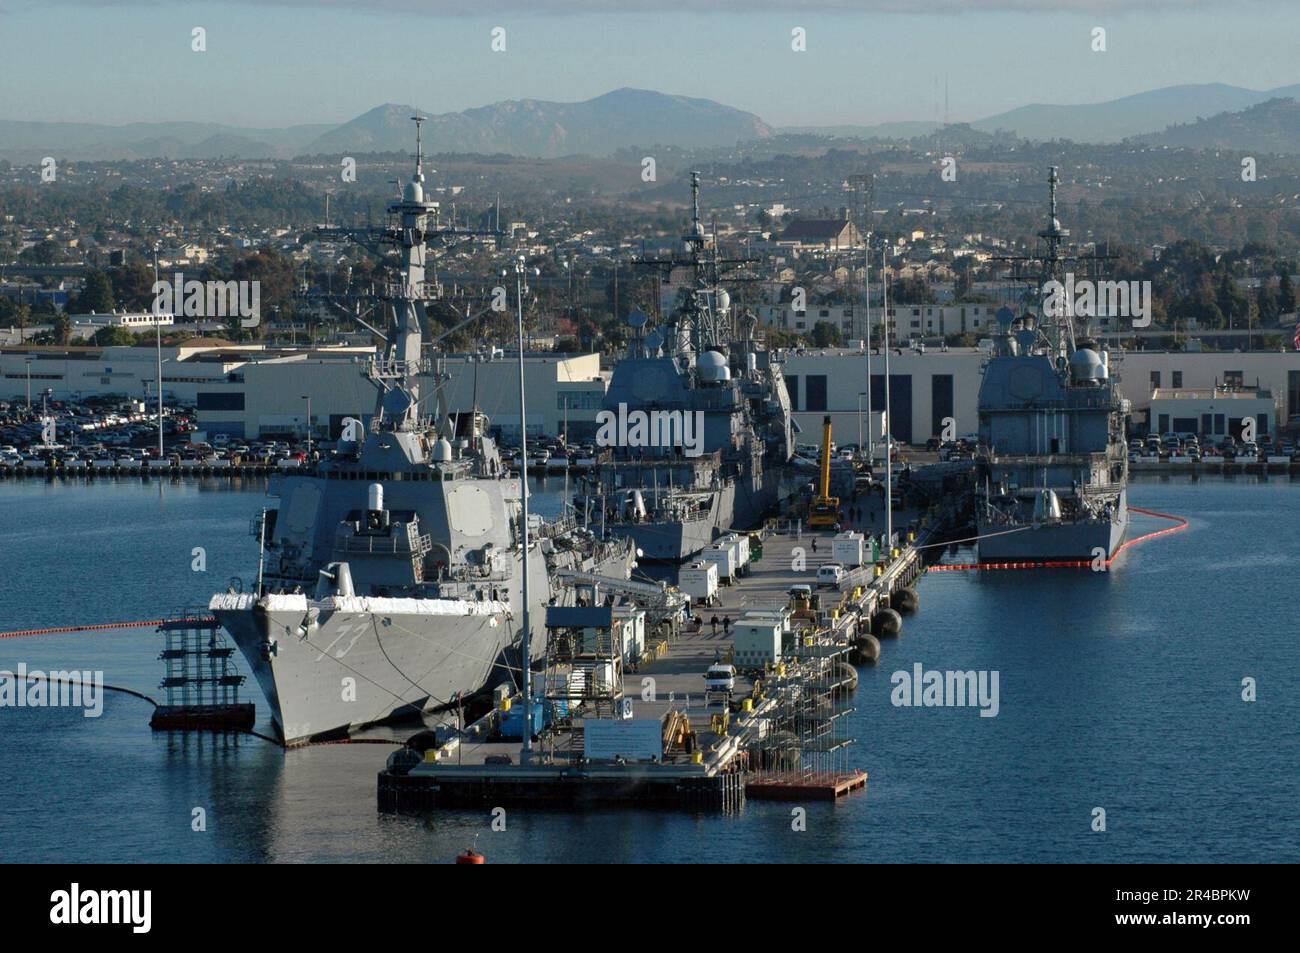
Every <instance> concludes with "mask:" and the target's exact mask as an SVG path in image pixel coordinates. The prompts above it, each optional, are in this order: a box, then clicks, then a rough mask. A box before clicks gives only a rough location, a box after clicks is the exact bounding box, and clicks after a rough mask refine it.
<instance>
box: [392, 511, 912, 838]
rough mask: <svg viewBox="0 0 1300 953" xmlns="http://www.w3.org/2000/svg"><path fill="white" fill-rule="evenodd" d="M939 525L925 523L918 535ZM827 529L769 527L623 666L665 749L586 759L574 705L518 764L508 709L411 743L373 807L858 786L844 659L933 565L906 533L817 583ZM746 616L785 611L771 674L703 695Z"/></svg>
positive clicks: (849, 676) (646, 799)
mask: <svg viewBox="0 0 1300 953" xmlns="http://www.w3.org/2000/svg"><path fill="white" fill-rule="evenodd" d="M932 531H933V527H932V526H931V527H927V526H926V525H924V523H923V524H922V528H921V530H920V533H921V535H922V536H925V537H927V538H928V535H929V534H930V532H932ZM833 536H834V534H833V533H831V532H817V533H810V532H808V531H807V530H804V531H802V532H797V531H794V530H793V528H792V527H787V528H786V529H785V531H776V532H774V531H772V530H771V529H770V528H769V530H768V531H766V532H764V534H763V539H762V556H761V558H759V559H757V560H755V561H752V562H751V563H750V564H749V566H748V567H747V571H746V572H745V573H744V574H743V575H740V576H739V577H737V578H736V579H735V580H734V581H733V582H732V583H731V584H730V585H726V586H723V587H721V589H720V591H719V596H718V604H717V605H710V606H696V607H694V619H690V620H686V621H685V622H683V623H681V624H679V625H677V626H676V628H675V631H674V632H673V634H672V636H671V637H668V638H658V639H651V638H649V637H648V638H647V644H646V652H645V654H644V655H643V656H642V657H641V658H640V659H639V660H637V661H635V662H634V663H630V664H628V665H627V666H625V668H624V671H623V673H622V678H623V686H624V688H623V695H622V698H621V699H620V704H621V705H623V706H627V707H626V709H625V710H622V711H621V715H622V717H624V718H627V717H628V716H630V717H631V718H634V719H636V720H638V721H641V722H642V723H643V724H645V723H648V722H653V723H655V724H659V725H661V726H662V728H663V741H664V746H663V748H662V751H661V753H660V754H659V755H658V756H655V757H651V758H648V759H646V758H642V759H640V760H632V759H624V758H622V757H614V758H593V757H588V756H587V751H586V749H585V732H586V730H587V729H586V728H585V725H586V724H587V723H588V722H589V719H588V718H584V717H583V714H584V713H583V711H582V710H579V711H577V712H575V713H573V716H572V719H571V723H569V724H565V725H563V726H562V728H561V729H560V730H555V731H547V730H543V731H542V733H541V735H540V736H539V739H538V740H537V741H535V742H534V744H533V748H532V751H531V754H530V755H529V758H528V761H527V763H520V759H521V750H520V749H521V743H520V741H519V740H518V739H514V740H494V737H495V734H496V732H497V731H498V730H499V728H500V726H501V725H502V724H503V723H504V719H505V718H506V712H507V711H508V707H507V706H506V705H501V706H498V708H496V709H494V710H493V711H492V712H490V713H489V714H488V715H487V716H485V717H484V718H482V719H480V720H479V721H478V722H476V723H474V724H472V725H469V726H467V727H466V728H465V729H464V730H463V731H462V732H458V733H453V735H452V736H451V737H449V738H447V739H446V740H445V741H443V743H442V744H441V745H440V746H438V747H436V748H433V749H430V750H428V751H425V752H424V753H423V755H422V758H423V760H419V761H418V762H417V761H416V760H415V759H416V758H417V757H420V756H418V755H416V754H413V753H410V752H406V753H405V754H404V757H405V758H406V763H402V760H401V758H400V757H399V756H397V755H395V756H394V759H393V760H391V761H390V764H389V767H388V768H387V769H385V770H384V771H383V772H381V773H380V775H379V778H378V796H379V806H380V809H381V810H384V811H400V812H405V811H421V810H427V809H434V808H440V807H466V806H485V805H491V806H497V805H505V804H520V805H526V806H532V807H537V806H550V807H557V808H571V807H576V806H583V805H593V804H604V805H624V806H673V807H681V808H687V809H697V810H733V809H735V808H738V807H739V806H740V805H742V804H743V802H744V799H745V797H746V796H749V797H753V798H756V799H776V800H800V801H808V800H834V799H836V798H839V797H843V796H846V795H849V794H851V793H852V792H854V791H861V790H863V789H864V788H865V787H866V782H867V774H866V772H865V771H863V770H861V767H860V766H857V765H851V764H849V763H848V754H847V749H848V745H849V744H851V739H847V738H843V737H840V736H839V735H838V734H837V730H838V729H837V728H836V727H835V726H836V724H837V722H838V719H839V718H840V717H841V716H842V715H843V714H844V713H846V711H847V709H845V708H844V701H845V700H846V699H847V697H848V695H849V693H850V692H851V691H852V689H853V688H855V687H856V684H857V675H856V672H855V671H854V670H853V668H852V667H851V666H850V665H849V664H848V663H847V661H846V659H847V658H848V657H849V653H850V652H851V651H853V649H854V647H855V646H859V645H861V644H862V642H863V640H864V639H870V635H869V633H870V632H871V629H872V626H873V622H874V617H875V616H876V615H877V613H879V612H881V611H883V610H885V609H888V608H889V607H890V605H891V602H893V601H894V599H895V596H896V594H897V593H898V592H899V591H900V590H902V589H905V588H909V587H910V586H912V585H913V584H914V583H915V581H916V579H917V578H918V576H919V575H920V574H921V573H922V572H923V571H924V565H923V562H922V558H921V551H920V550H919V549H917V548H916V545H915V544H913V543H911V542H909V541H908V540H907V539H906V538H905V537H904V538H903V539H896V540H895V546H894V547H892V548H889V549H887V550H886V551H885V552H882V553H881V561H880V563H878V564H875V563H869V564H868V565H866V566H862V567H857V568H854V569H851V570H850V571H849V573H848V575H847V576H846V577H845V578H844V579H843V581H842V582H841V584H840V585H839V586H837V587H822V588H820V589H819V588H817V586H816V578H817V570H818V568H819V567H820V566H821V565H823V564H824V563H827V562H830V561H831V539H832V537H833ZM814 539H816V541H817V551H816V552H813V548H812V546H813V540H814ZM920 542H921V540H920V539H919V538H918V539H917V540H915V543H916V544H919V543H920ZM799 585H809V586H812V587H813V588H814V593H815V596H814V599H812V600H810V602H809V603H806V604H804V603H801V604H799V605H798V606H796V607H795V608H794V610H793V611H791V594H790V592H791V588H792V587H794V586H799ZM913 595H914V594H913ZM747 610H769V611H771V612H772V613H775V614H776V615H777V617H785V618H787V619H788V625H789V631H788V632H787V633H786V635H785V643H786V644H785V649H784V651H783V653H782V656H781V658H780V659H779V660H777V661H775V662H774V663H770V664H768V665H766V666H765V667H764V669H763V670H762V671H753V670H751V671H738V672H737V675H736V680H735V686H734V690H733V691H732V692H731V694H730V696H729V697H727V696H725V695H719V694H717V693H714V694H710V695H708V696H707V697H706V692H705V684H704V682H705V679H704V673H705V671H706V670H707V669H708V667H709V666H710V665H711V664H712V663H714V662H715V661H716V660H724V661H725V660H728V659H730V658H731V657H732V650H733V647H734V639H735V623H737V622H738V621H740V618H741V616H742V614H743V613H745V612H746V611H747ZM715 614H716V615H717V616H718V617H719V620H720V624H719V625H718V626H717V628H716V629H715V628H714V626H713V625H712V617H713V616H714V615H715ZM723 619H726V620H727V621H728V622H729V623H730V624H729V625H727V626H724V625H723V624H721V620H723ZM871 657H872V658H874V656H871ZM516 704H518V700H517V699H514V700H512V702H511V703H510V705H511V707H512V706H513V705H516ZM609 714H612V713H609ZM604 717H606V718H607V717H608V715H605V716H604ZM520 723H522V721H521V722H520Z"/></svg>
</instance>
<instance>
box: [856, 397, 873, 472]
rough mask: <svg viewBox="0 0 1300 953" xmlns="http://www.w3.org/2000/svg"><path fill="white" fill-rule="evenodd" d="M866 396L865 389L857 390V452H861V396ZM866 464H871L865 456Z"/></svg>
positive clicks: (869, 459)
mask: <svg viewBox="0 0 1300 953" xmlns="http://www.w3.org/2000/svg"><path fill="white" fill-rule="evenodd" d="M866 396H867V394H866V392H865V391H859V392H858V453H861V452H862V398H864V397H866ZM867 465H868V466H870V465H871V458H870V457H867Z"/></svg>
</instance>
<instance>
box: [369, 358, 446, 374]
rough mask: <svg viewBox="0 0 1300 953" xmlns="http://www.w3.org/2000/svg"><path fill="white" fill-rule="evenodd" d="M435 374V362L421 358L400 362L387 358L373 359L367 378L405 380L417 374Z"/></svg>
mask: <svg viewBox="0 0 1300 953" xmlns="http://www.w3.org/2000/svg"><path fill="white" fill-rule="evenodd" d="M432 372H433V361H431V360H429V359H428V358H420V359H418V360H414V361H398V360H390V359H387V358H377V357H372V358H371V359H370V363H369V365H368V366H367V372H366V374H367V376H368V377H369V378H370V379H371V380H405V379H407V378H409V377H415V376H416V375H417V374H430V373H432Z"/></svg>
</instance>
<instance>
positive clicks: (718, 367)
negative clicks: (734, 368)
mask: <svg viewBox="0 0 1300 953" xmlns="http://www.w3.org/2000/svg"><path fill="white" fill-rule="evenodd" d="M695 368H696V370H697V371H698V372H699V375H700V380H702V381H709V382H718V381H726V380H730V379H731V368H729V367H727V359H726V358H725V357H723V356H722V355H721V354H720V353H718V352H717V351H705V352H704V353H703V354H701V355H700V356H699V357H698V358H696V361H695Z"/></svg>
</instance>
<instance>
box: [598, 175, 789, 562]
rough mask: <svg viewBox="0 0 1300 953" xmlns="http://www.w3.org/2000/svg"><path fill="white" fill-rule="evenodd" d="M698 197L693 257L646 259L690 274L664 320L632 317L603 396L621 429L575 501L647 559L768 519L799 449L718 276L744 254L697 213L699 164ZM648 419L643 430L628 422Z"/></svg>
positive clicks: (695, 191)
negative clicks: (722, 246) (724, 253)
mask: <svg viewBox="0 0 1300 953" xmlns="http://www.w3.org/2000/svg"><path fill="white" fill-rule="evenodd" d="M691 204H692V212H691V224H690V227H689V229H688V231H687V233H686V234H685V235H683V236H682V241H683V243H684V245H685V248H686V252H687V255H686V256H685V257H684V258H677V257H674V258H670V259H645V260H642V261H640V262H638V264H641V265H643V266H648V267H651V268H654V269H656V270H658V271H660V272H661V273H662V274H663V276H664V280H665V281H668V280H669V279H670V278H671V277H672V276H673V275H674V274H676V275H682V274H685V275H686V276H687V282H686V283H685V285H684V286H683V287H681V288H680V289H679V293H678V302H677V308H676V310H675V311H674V312H673V314H672V316H671V318H670V319H669V320H668V321H666V322H664V323H663V324H662V325H661V326H659V327H650V322H649V319H648V318H647V317H646V316H645V315H644V314H640V313H636V314H633V315H632V317H631V319H630V323H631V325H632V330H633V340H632V342H631V344H630V346H629V348H628V352H627V354H626V356H625V357H623V358H622V359H620V360H619V362H618V363H617V365H615V368H614V372H613V376H612V379H611V381H610V386H609V390H608V391H607V392H606V396H605V400H604V403H603V411H604V414H605V415H607V416H605V418H604V419H606V420H611V421H616V422H617V427H616V428H615V429H613V430H609V431H607V437H609V438H612V439H601V433H600V432H599V431H598V433H597V438H598V443H600V444H602V445H603V448H604V449H603V452H602V454H601V457H600V460H599V462H598V464H597V466H596V467H595V468H594V469H593V470H592V471H591V472H590V473H589V474H588V475H587V477H586V478H585V480H584V482H583V484H582V485H581V486H580V493H579V497H578V506H577V509H578V512H579V513H580V514H582V515H583V518H584V519H585V520H586V521H587V522H588V525H592V526H593V527H595V526H598V527H599V528H600V529H601V531H602V532H603V533H605V534H608V535H613V536H622V537H627V538H630V539H632V540H634V541H635V543H636V546H637V548H638V550H639V551H640V558H642V559H646V560H654V561H663V562H674V563H675V562H680V561H682V560H685V559H687V558H689V557H691V556H692V555H694V554H695V553H698V552H699V551H700V550H702V549H703V548H704V547H705V546H707V545H709V543H711V542H712V541H713V539H714V538H715V537H716V536H717V535H719V534H721V533H723V532H726V531H729V530H731V529H733V528H735V529H748V528H751V527H753V526H755V525H757V524H758V523H759V522H761V520H762V519H763V518H764V517H765V516H767V515H768V514H769V513H770V512H771V511H772V510H773V509H774V508H775V506H776V504H777V496H778V487H779V484H780V480H781V477H782V475H783V473H784V472H785V469H786V467H787V465H788V464H789V461H790V457H791V455H792V453H793V450H794V443H793V428H792V423H791V420H792V418H791V404H790V396H789V393H788V391H787V390H786V385H785V378H784V376H783V375H782V373H781V366H780V364H779V362H778V361H777V360H776V359H775V356H774V355H773V353H772V352H770V351H768V350H767V349H766V348H764V347H763V346H762V343H761V341H760V340H759V339H758V338H757V336H756V329H757V321H756V320H755V319H754V317H753V316H752V315H749V314H739V315H738V314H736V313H735V308H734V305H733V303H732V301H731V296H730V294H729V293H728V292H727V291H726V290H725V289H724V288H723V287H721V284H720V279H719V270H720V268H722V267H725V266H727V265H729V264H737V263H741V262H744V261H747V260H748V259H724V258H721V257H720V256H719V254H718V249H717V243H716V236H713V237H711V236H709V235H708V234H707V233H706V231H705V228H704V225H703V223H702V222H701V221H700V210H699V173H696V172H693V173H691ZM710 246H711V254H710ZM638 415H642V416H638ZM640 420H644V421H646V426H645V429H643V430H639V431H634V429H633V427H631V426H626V425H625V422H632V423H634V424H635V423H636V422H637V421H640ZM674 435H675V436H674Z"/></svg>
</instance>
